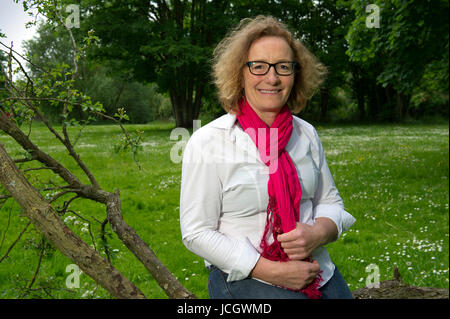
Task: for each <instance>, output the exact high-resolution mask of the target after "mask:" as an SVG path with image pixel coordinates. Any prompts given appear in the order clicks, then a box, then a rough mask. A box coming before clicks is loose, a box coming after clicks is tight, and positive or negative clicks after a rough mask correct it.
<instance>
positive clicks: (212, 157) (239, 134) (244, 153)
mask: <svg viewBox="0 0 450 319" xmlns="http://www.w3.org/2000/svg"><path fill="white" fill-rule="evenodd" d="M293 128H294V129H293V131H292V135H291V138H290V140H289V142H288V144H287V146H286V148H285V149H286V151H287V152H288V153H289V155H290V157H291V159H292V161H293V163H294V166H295V167H296V169H297V174H298V177H299V180H300V185H301V187H302V199H301V202H300V222H301V223H306V224H309V225H312V224H314V219H315V218H318V217H327V218H329V219H331V220H333V221H334V222H335V224H336V226H337V229H338V237H339V236H340V235H341V233H342V232H343V231H345V230H347V229H348V228H350V227H351V225H352V224H353V223H354V221H355V219H354V218H353V216H352V215H350V214H349V213H348V212H346V211H345V210H344V205H343V202H342V199H341V197H340V196H339V193H338V190H337V189H336V186H335V184H334V181H333V178H332V176H331V173H330V170H329V168H328V165H327V162H326V160H325V156H324V152H323V149H322V144H321V142H320V139H319V136H318V135H317V132H316V130H315V129H314V127H313V126H312V125H311V124H309V123H307V122H306V121H304V120H302V119H300V118H298V117H296V116H294V119H293ZM268 173H269V168H268V166H266V165H265V164H264V163H263V162H262V161H261V159H260V156H259V153H258V149H257V147H256V145H255V144H254V142H253V141H252V140H251V138H250V136H249V135H248V134H247V133H246V132H244V131H243V130H242V128H241V127H240V125H239V123H238V121H236V116H235V115H232V114H226V115H223V116H221V117H219V118H218V119H216V120H214V121H212V122H210V123H208V124H207V125H205V126H203V127H202V128H200V129H198V130H196V131H195V132H194V134H193V135H192V136H191V138H190V139H189V141H188V143H187V145H186V147H185V149H184V154H183V164H182V179H181V198H180V224H181V233H182V240H183V243H184V244H185V246H186V247H187V248H188V249H189V250H190V251H192V252H193V253H195V254H197V255H198V256H200V257H202V258H203V259H204V260H205V264H206V265H207V266H208V265H210V264H213V265H215V266H216V267H218V268H219V269H221V270H222V271H224V272H226V273H228V279H227V280H228V281H235V280H242V279H245V278H247V277H248V276H249V274H250V272H251V270H252V269H253V268H254V266H255V265H256V263H257V261H258V259H259V257H260V252H261V248H260V247H259V245H260V242H261V238H262V236H263V232H264V227H265V223H266V216H267V204H268V200H269V198H268V194H267V183H268V180H269V174H268ZM312 258H313V259H315V260H317V261H318V262H319V264H320V268H321V270H322V279H323V281H322V283H321V285H324V284H325V283H326V282H327V281H328V280H329V279H330V278H331V277H332V275H333V272H334V267H335V266H334V264H333V263H332V261H331V259H330V256H329V254H328V252H327V250H326V248H325V247H319V248H317V249H316V250H315V251H314V252H313V255H312Z"/></svg>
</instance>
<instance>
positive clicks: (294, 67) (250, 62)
mask: <svg viewBox="0 0 450 319" xmlns="http://www.w3.org/2000/svg"><path fill="white" fill-rule="evenodd" d="M255 62H259V63H265V64H268V65H269V68H268V69H267V71H266V73H262V74H255V73H253V72H252V70H251V64H252V63H255ZM280 63H292V73H289V74H280V73H278V71H277V68H276V65H277V64H280ZM245 64H246V65H247V66H248V71H249V72H250V73H251V74H253V75H256V76H262V75H266V74H267V73H269V71H270V68H271V67H273V69H274V70H275V73H276V74H277V75H279V76H290V75H292V74H294V73H295V72H296V71H297V68H296V66H297V62H295V61H280V62H277V63H269V62H266V61H248V62H246V63H245Z"/></svg>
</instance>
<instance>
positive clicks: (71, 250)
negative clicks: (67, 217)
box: [0, 143, 145, 299]
mask: <svg viewBox="0 0 450 319" xmlns="http://www.w3.org/2000/svg"><path fill="white" fill-rule="evenodd" d="M0 163H1V164H0V183H1V184H2V185H3V187H5V189H6V190H7V191H8V192H9V193H10V194H11V196H12V197H14V199H15V200H16V201H17V203H18V204H19V205H20V206H21V207H22V209H23V211H24V212H25V215H26V216H27V217H28V218H29V219H30V220H31V222H32V223H33V224H34V226H35V227H36V228H37V229H39V231H40V232H41V233H42V234H43V235H44V236H45V237H46V238H47V239H48V240H49V241H50V242H51V243H52V244H53V245H54V246H55V247H56V248H57V249H58V250H59V251H60V252H61V253H63V254H64V255H65V256H67V257H68V258H69V259H70V260H72V261H73V262H74V263H75V264H77V265H78V266H79V267H80V269H81V270H82V271H83V272H85V273H86V274H87V275H89V276H90V277H92V278H93V279H94V280H95V281H97V282H98V283H99V284H100V285H101V286H102V287H103V288H105V289H106V290H107V291H108V292H109V293H110V294H111V295H112V296H114V297H116V298H127V299H129V298H140V299H141V298H145V295H144V294H143V293H142V292H141V291H140V290H139V288H137V287H136V286H135V285H134V284H133V283H132V282H130V281H129V280H128V279H127V278H126V277H124V276H123V275H122V274H121V273H120V272H119V271H118V270H117V269H115V268H114V266H112V265H111V264H110V263H109V262H108V261H107V260H105V259H104V258H103V257H102V256H101V255H100V254H99V253H98V252H97V251H95V250H94V249H92V248H91V247H90V246H89V245H87V244H86V243H85V242H84V241H82V240H81V239H80V238H79V237H78V236H76V235H75V234H74V233H73V232H72V231H71V230H70V229H69V228H68V227H67V226H66V225H65V224H64V222H63V221H62V220H61V218H59V216H58V214H57V213H56V211H55V210H54V209H53V207H52V206H51V205H50V204H48V203H47V202H46V201H45V200H44V198H43V197H42V196H41V194H40V193H39V192H38V191H37V190H36V189H35V188H34V187H33V186H32V185H31V184H30V183H29V182H28V180H27V179H26V178H25V176H24V175H23V174H22V172H21V171H20V170H19V169H18V168H17V167H16V165H15V164H14V162H13V161H12V159H11V157H9V155H8V153H7V152H6V150H5V148H4V147H3V145H2V144H1V143H0Z"/></svg>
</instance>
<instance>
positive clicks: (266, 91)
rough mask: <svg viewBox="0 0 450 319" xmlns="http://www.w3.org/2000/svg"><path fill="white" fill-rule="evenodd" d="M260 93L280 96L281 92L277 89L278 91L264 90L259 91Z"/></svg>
mask: <svg viewBox="0 0 450 319" xmlns="http://www.w3.org/2000/svg"><path fill="white" fill-rule="evenodd" d="M258 91H259V92H261V93H263V94H278V93H280V92H281V90H280V89H276V90H263V89H258Z"/></svg>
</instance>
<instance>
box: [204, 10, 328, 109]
mask: <svg viewBox="0 0 450 319" xmlns="http://www.w3.org/2000/svg"><path fill="white" fill-rule="evenodd" d="M264 36H278V37H281V38H283V39H285V40H286V42H287V43H288V44H289V46H290V47H291V49H292V52H293V53H294V61H295V62H297V65H298V70H297V72H296V73H295V79H294V85H293V87H292V90H291V94H290V96H289V98H288V101H287V103H288V105H289V107H290V109H291V111H292V112H294V113H298V112H300V111H301V110H302V109H304V108H305V106H306V103H307V101H308V100H309V99H311V97H312V96H313V95H314V93H315V91H316V90H317V89H318V88H319V86H320V85H321V84H322V82H323V81H324V79H325V76H326V73H327V69H326V67H325V66H324V65H323V64H322V63H320V62H319V61H318V60H317V58H316V57H315V56H314V55H313V54H312V53H311V52H309V50H308V49H307V48H306V47H305V46H304V45H303V44H302V43H301V42H300V41H299V40H297V39H296V38H294V36H293V34H292V33H291V32H290V31H289V30H288V28H287V26H286V25H284V24H283V23H281V22H280V21H278V20H276V19H275V18H273V17H271V16H261V15H260V16H257V17H256V18H254V19H250V18H246V19H243V20H241V22H240V23H239V25H238V26H237V27H236V28H235V29H234V30H232V31H231V32H230V33H229V34H228V35H227V36H226V37H225V38H224V39H223V40H222V41H220V42H219V44H218V45H217V47H216V48H215V50H214V61H213V78H214V83H215V85H216V86H217V89H218V98H219V101H220V103H221V104H222V107H223V108H224V109H225V111H227V112H229V113H237V112H238V111H239V104H238V102H239V101H240V100H241V99H242V98H243V97H244V92H243V89H242V83H243V69H244V67H245V63H246V62H247V56H248V51H249V49H250V46H251V44H252V43H253V42H254V41H255V40H257V39H259V38H262V37H264Z"/></svg>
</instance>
